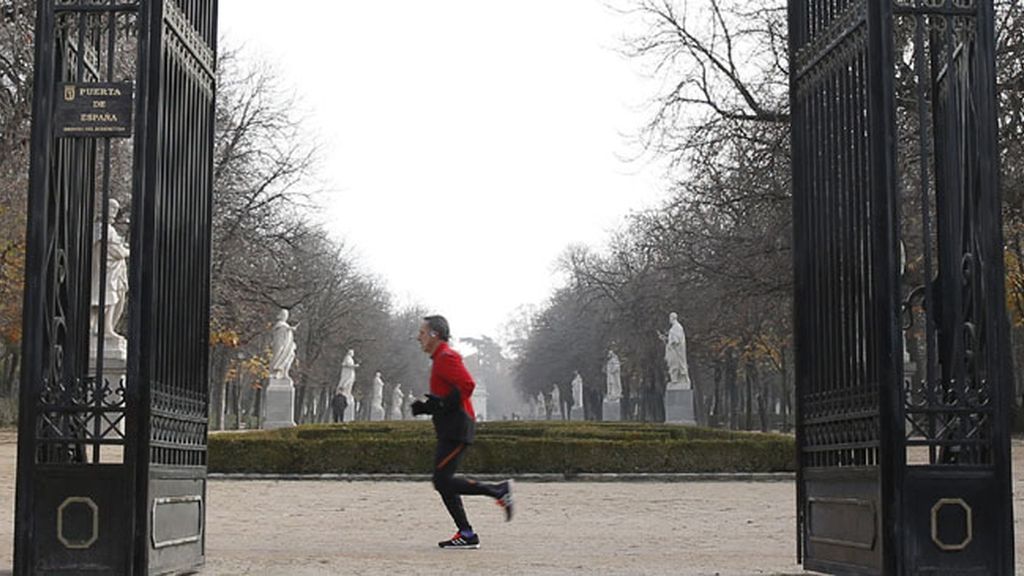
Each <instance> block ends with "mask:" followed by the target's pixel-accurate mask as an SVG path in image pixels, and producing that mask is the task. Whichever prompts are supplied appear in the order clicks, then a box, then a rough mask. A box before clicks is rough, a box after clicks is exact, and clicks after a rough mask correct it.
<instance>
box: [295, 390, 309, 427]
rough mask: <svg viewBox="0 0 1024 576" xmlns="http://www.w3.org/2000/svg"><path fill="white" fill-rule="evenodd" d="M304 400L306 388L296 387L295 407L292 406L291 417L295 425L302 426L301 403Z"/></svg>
mask: <svg viewBox="0 0 1024 576" xmlns="http://www.w3.org/2000/svg"><path fill="white" fill-rule="evenodd" d="M305 399H306V387H305V386H296V387H295V406H293V407H292V408H293V415H294V417H295V423H296V424H302V403H303V401H305Z"/></svg>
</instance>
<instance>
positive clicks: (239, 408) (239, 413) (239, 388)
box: [235, 378, 242, 430]
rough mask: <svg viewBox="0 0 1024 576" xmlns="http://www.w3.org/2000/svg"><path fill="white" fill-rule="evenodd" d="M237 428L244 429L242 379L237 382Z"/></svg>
mask: <svg viewBox="0 0 1024 576" xmlns="http://www.w3.org/2000/svg"><path fill="white" fill-rule="evenodd" d="M235 429H236V430H241V429H242V379H241V378H239V379H238V382H236V383H235Z"/></svg>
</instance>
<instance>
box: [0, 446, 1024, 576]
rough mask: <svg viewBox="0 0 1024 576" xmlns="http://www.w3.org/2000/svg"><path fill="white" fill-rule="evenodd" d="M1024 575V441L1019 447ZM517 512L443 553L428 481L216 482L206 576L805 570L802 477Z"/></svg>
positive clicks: (478, 504)
mask: <svg viewBox="0 0 1024 576" xmlns="http://www.w3.org/2000/svg"><path fill="white" fill-rule="evenodd" d="M14 441H15V440H14V436H13V434H10V433H2V432H0V514H3V515H5V516H4V518H5V520H6V521H2V522H0V574H10V569H9V567H10V565H11V546H12V533H13V510H14V502H13V499H14V470H15V444H14ZM1014 463H1015V466H1014V468H1015V475H1014V476H1015V481H1014V493H1015V496H1014V509H1015V513H1016V518H1017V520H1016V533H1017V559H1018V564H1017V565H1018V573H1024V547H1022V546H1021V540H1022V538H1021V534H1022V531H1024V525H1022V521H1021V519H1022V517H1024V498H1022V496H1021V494H1022V490H1021V488H1022V485H1021V478H1022V476H1024V474H1022V472H1024V443H1022V442H1015V443H1014ZM516 488H517V491H516V499H517V502H518V509H517V515H516V517H515V519H514V520H513V521H512V522H510V523H506V522H504V519H503V515H502V512H501V510H500V509H499V508H498V507H496V506H495V505H494V504H493V502H491V501H490V500H489V499H486V498H482V497H474V498H468V499H467V501H466V503H467V506H466V507H467V511H468V513H469V517H470V520H471V521H473V523H474V527H475V528H476V530H477V532H478V533H479V534H480V536H481V540H482V546H481V548H480V549H479V550H460V551H445V550H439V549H438V548H437V547H436V542H437V541H438V540H441V539H443V538H446V537H448V536H450V535H451V533H452V532H453V529H452V528H450V525H451V521H450V520H449V519H448V516H447V514H446V512H445V511H444V508H443V506H442V505H441V502H440V500H439V498H438V497H437V496H436V494H435V493H434V492H433V490H432V488H431V486H430V484H429V483H428V482H345V481H238V480H214V481H211V482H210V484H209V494H208V499H209V509H208V510H209V511H208V516H207V540H206V542H207V558H206V567H205V568H204V569H203V570H202V574H203V575H204V576H206V575H241V574H259V575H264V574H266V575H282V576H286V575H287V576H304V575H333V574H389V575H391V574H415V575H435V574H436V575H441V574H445V575H447V574H453V573H457V574H513V575H519V574H521V575H555V574H559V575H561V574H597V573H600V574H615V575H618V574H621V575H625V574H630V575H633V574H672V575H722V576H725V575H736V576H739V575H744V576H746V575H756V574H798V573H800V572H801V570H800V566H798V565H797V564H796V563H795V558H794V554H795V552H794V549H795V548H794V540H795V520H794V489H793V484H792V482H690V483H660V482H659V483H647V482H631V483H607V482H602V483H576V482H560V483H531V482H518V483H517V484H516Z"/></svg>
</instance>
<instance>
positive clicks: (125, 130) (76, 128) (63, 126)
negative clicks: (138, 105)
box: [54, 82, 132, 138]
mask: <svg viewBox="0 0 1024 576" xmlns="http://www.w3.org/2000/svg"><path fill="white" fill-rule="evenodd" d="M54 112H55V114H54V121H55V126H56V131H57V136H58V137H65V138H127V137H129V136H131V135H132V84H131V82H112V83H111V82H106V83H100V82H85V83H74V84H72V83H67V84H58V85H57V102H56V107H55V110H54Z"/></svg>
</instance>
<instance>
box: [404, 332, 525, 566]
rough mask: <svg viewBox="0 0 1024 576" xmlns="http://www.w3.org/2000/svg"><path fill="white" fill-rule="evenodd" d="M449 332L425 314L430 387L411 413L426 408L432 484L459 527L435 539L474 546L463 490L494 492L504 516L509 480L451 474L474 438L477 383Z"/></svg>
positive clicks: (423, 340)
mask: <svg viewBox="0 0 1024 576" xmlns="http://www.w3.org/2000/svg"><path fill="white" fill-rule="evenodd" d="M450 337H451V333H450V330H449V328H448V321H447V320H445V319H444V317H443V316H427V317H426V318H424V319H423V323H422V324H420V330H419V334H418V336H417V337H416V339H417V340H419V342H420V347H421V348H422V349H423V351H424V352H426V353H427V354H429V355H430V358H431V359H432V360H433V366H432V367H431V369H430V393H429V394H427V396H426V399H425V400H417V401H415V402H413V403H412V413H413V414H414V415H419V414H430V415H431V416H432V418H431V419H432V420H433V423H434V432H435V434H436V435H437V451H436V453H435V455H434V473H433V481H434V488H435V489H436V490H437V491H438V493H439V494H440V495H441V500H442V501H443V502H444V505H445V507H446V508H447V509H448V513H449V514H450V515H451V517H452V520H454V521H455V526H456V528H457V529H458V532H456V533H455V535H454V536H452V537H451V538H449V539H448V540H444V541H441V542H438V543H437V545H438V546H440V547H441V548H479V547H480V537H479V536H477V534H476V533H475V532H473V527H472V526H471V525H470V524H469V520H468V519H467V518H466V511H465V509H464V508H463V506H462V495H464V494H465V495H483V496H490V497H491V498H494V499H495V500H496V501H497V503H498V505H499V506H501V507H502V508H503V509H504V511H505V520H506V521H508V520H511V519H512V480H511V479H510V480H505V481H504V482H500V483H498V484H485V483H483V482H477V481H475V480H468V479H465V478H461V477H457V476H455V471H456V469H457V468H458V467H459V462H460V461H461V460H462V457H463V456H464V455H465V454H466V448H467V447H468V446H469V444H470V443H472V442H473V436H474V426H475V424H474V421H475V420H476V412H475V411H474V410H473V402H472V400H471V399H470V397H471V396H472V394H473V390H474V389H475V388H476V383H475V382H474V381H473V377H472V376H470V375H469V372H468V371H467V370H466V366H465V365H464V364H463V363H462V356H460V355H459V353H458V352H456V351H454V350H452V349H451V348H450V347H449V346H448V340H449V339H450Z"/></svg>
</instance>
